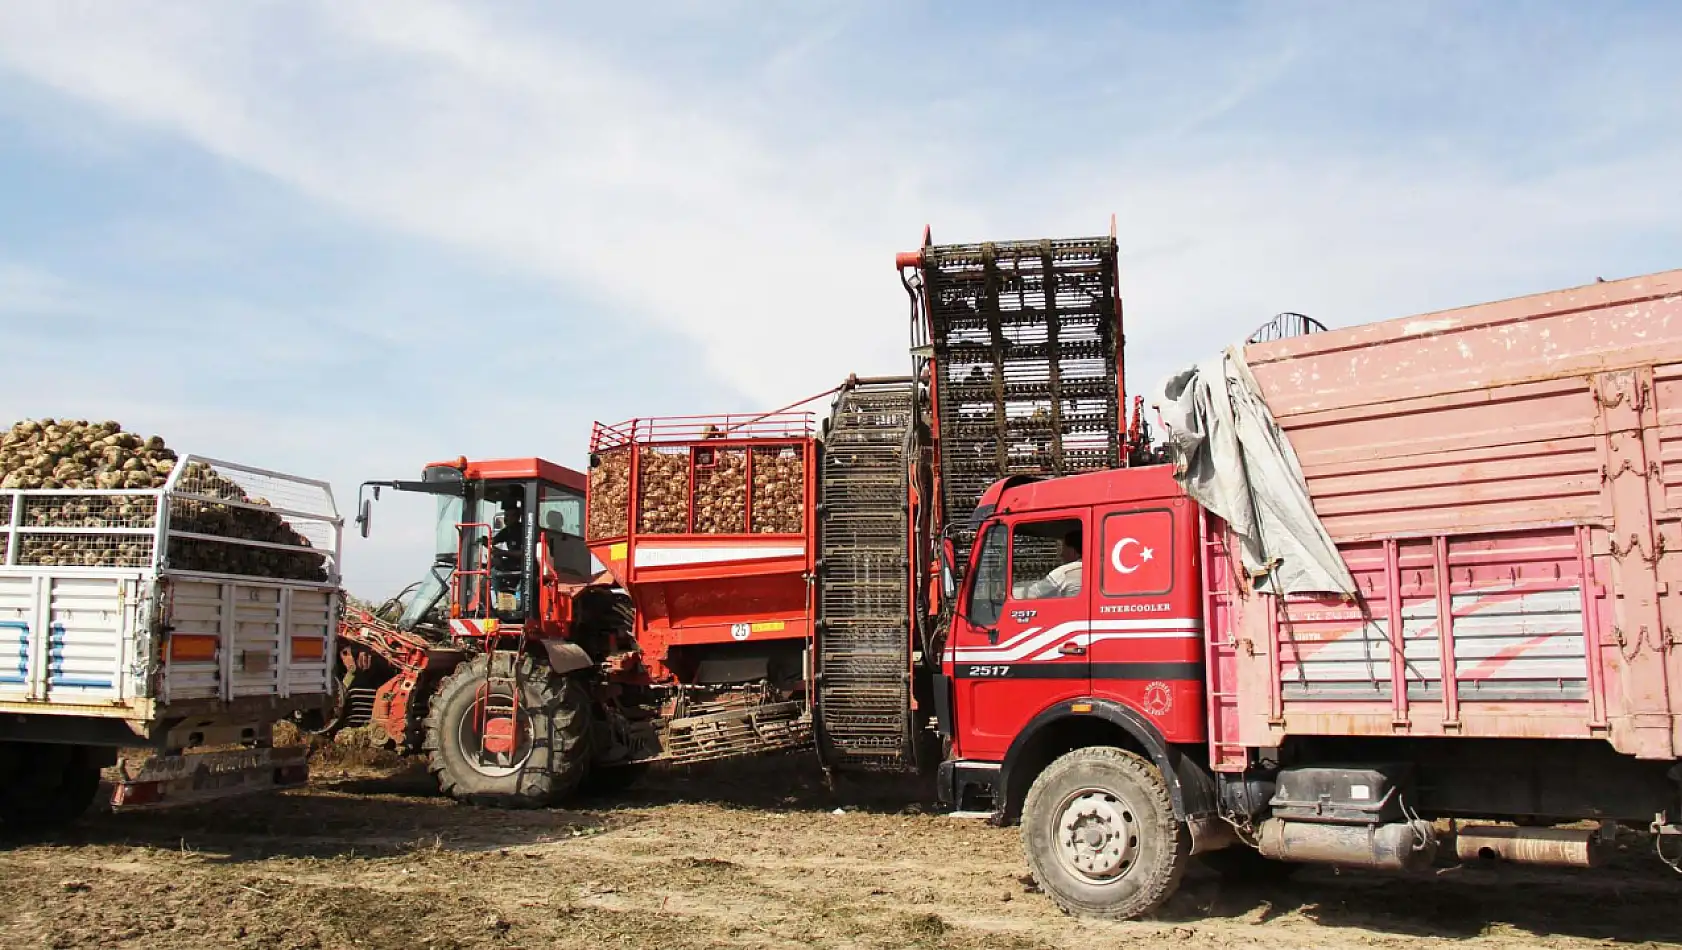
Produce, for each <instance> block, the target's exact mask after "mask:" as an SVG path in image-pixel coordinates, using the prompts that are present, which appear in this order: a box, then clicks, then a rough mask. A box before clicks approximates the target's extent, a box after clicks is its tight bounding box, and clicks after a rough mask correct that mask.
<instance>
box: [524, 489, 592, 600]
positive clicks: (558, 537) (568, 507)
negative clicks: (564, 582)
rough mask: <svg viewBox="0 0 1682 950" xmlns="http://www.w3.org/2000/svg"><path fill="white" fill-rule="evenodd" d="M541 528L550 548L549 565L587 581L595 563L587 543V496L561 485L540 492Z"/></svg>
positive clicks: (565, 575)
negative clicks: (585, 517) (585, 507)
mask: <svg viewBox="0 0 1682 950" xmlns="http://www.w3.org/2000/svg"><path fill="white" fill-rule="evenodd" d="M537 509H538V523H537V524H538V528H539V529H540V530H541V531H542V532H543V540H544V543H545V544H546V545H547V546H548V548H549V564H550V566H551V567H553V568H554V569H555V573H557V574H560V575H561V576H563V577H575V578H579V579H583V578H587V577H589V576H591V575H592V574H593V573H594V572H593V571H592V570H591V567H592V565H593V564H594V561H593V560H592V559H591V557H590V549H589V547H588V546H587V545H585V543H584V537H583V535H584V496H582V495H580V494H579V493H578V492H576V491H573V490H571V489H567V488H561V487H560V486H558V485H543V486H541V488H540V489H539V494H538V501H537Z"/></svg>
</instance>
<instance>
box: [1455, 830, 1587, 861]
mask: <svg viewBox="0 0 1682 950" xmlns="http://www.w3.org/2000/svg"><path fill="white" fill-rule="evenodd" d="M1454 849H1455V853H1456V854H1457V855H1458V856H1459V858H1460V860H1461V861H1463V862H1466V863H1471V862H1474V861H1506V862H1508V863H1510V864H1534V865H1542V866H1545V867H1556V868H1593V867H1599V866H1600V865H1601V863H1602V862H1603V861H1604V860H1605V858H1606V847H1605V845H1604V843H1603V841H1602V839H1601V837H1600V834H1599V832H1597V831H1596V830H1595V829H1593V828H1584V829H1577V828H1507V827H1501V826H1496V825H1467V826H1466V827H1464V828H1461V829H1460V830H1459V832H1458V833H1456V834H1455V837H1454Z"/></svg>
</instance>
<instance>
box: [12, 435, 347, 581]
mask: <svg viewBox="0 0 1682 950" xmlns="http://www.w3.org/2000/svg"><path fill="white" fill-rule="evenodd" d="M178 462H179V458H178V457H177V456H176V454H175V452H173V451H172V450H171V449H170V448H169V447H168V446H166V445H165V444H164V441H163V439H160V438H158V437H157V436H152V437H151V438H143V437H141V436H139V435H136V434H134V433H132V432H125V431H123V427H122V426H121V425H119V424H117V423H115V422H88V421H86V420H81V419H77V420H65V419H39V420H26V421H23V422H19V423H17V424H15V425H13V426H12V427H11V429H10V430H9V431H7V432H6V433H5V434H4V435H3V436H0V489H4V490H6V491H8V492H9V491H11V490H15V489H23V490H33V489H49V490H54V491H62V492H75V491H84V492H85V491H112V492H122V491H134V492H144V491H149V490H152V489H158V488H162V487H164V483H165V482H167V481H168V480H169V477H170V474H171V473H172V472H173V471H174V470H175V468H176V465H177V464H178ZM175 489H176V492H177V494H180V495H192V496H200V497H175V498H172V499H171V500H170V510H169V529H170V542H169V550H168V552H167V561H168V566H169V567H171V568H173V569H176V570H183V571H206V572H210V573H216V574H240V575H245V576H249V577H273V578H284V579H289V580H303V581H325V580H327V570H326V559H325V557H324V556H323V555H321V554H317V553H311V552H308V551H282V550H276V549H273V548H258V547H250V546H247V545H241V544H230V543H227V542H223V541H215V540H206V539H202V538H183V537H177V536H176V535H177V534H178V533H191V534H201V535H213V536H215V537H217V538H237V539H240V540H244V541H262V542H267V543H271V544H283V545H294V546H298V547H310V542H309V540H308V539H307V538H305V537H304V536H303V535H301V534H299V533H298V532H297V531H296V530H294V529H293V528H292V526H291V525H289V524H287V522H286V520H285V519H283V518H282V517H281V516H280V515H279V514H277V513H275V512H272V511H265V510H263V509H264V508H267V507H268V506H269V502H268V501H267V500H265V499H262V498H253V497H250V496H248V495H247V494H246V493H245V492H244V491H243V490H242V489H241V488H240V487H239V486H238V485H237V484H235V483H234V482H233V481H232V480H230V479H228V478H226V477H224V476H223V475H221V474H220V473H218V472H216V471H215V470H214V469H212V468H211V467H210V466H208V465H205V464H203V463H200V462H191V463H189V464H188V465H187V467H186V469H185V470H183V471H182V473H181V477H180V478H179V479H178V480H177V484H176V486H175ZM14 497H18V496H12V495H9V494H7V495H0V516H3V518H4V521H0V524H4V523H9V522H10V521H11V518H12V511H11V507H12V503H13V501H12V500H13V498H14ZM208 499H221V500H224V501H232V502H243V503H245V504H250V505H255V506H257V507H255V508H246V507H241V506H239V505H237V504H219V503H217V502H216V501H211V500H208ZM22 505H23V511H22V512H21V513H20V514H19V517H18V521H17V523H18V526H19V527H20V528H22V529H25V530H23V531H20V532H19V535H18V542H19V550H18V556H17V558H16V561H15V563H17V564H22V565H31V566H60V567H145V566H147V565H149V564H150V563H151V561H152V538H153V535H152V534H150V533H145V532H138V533H115V532H112V531H110V529H112V528H153V527H155V526H156V524H157V513H158V512H157V506H158V500H157V496H155V495H144V494H134V495H122V494H104V495H91V494H89V495H76V494H62V495H60V494H53V495H27V496H22ZM29 528H84V529H88V530H87V531H85V532H82V533H63V532H54V533H31V532H29V531H28V530H27V529H29ZM102 529H103V530H102ZM0 544H4V541H3V540H0Z"/></svg>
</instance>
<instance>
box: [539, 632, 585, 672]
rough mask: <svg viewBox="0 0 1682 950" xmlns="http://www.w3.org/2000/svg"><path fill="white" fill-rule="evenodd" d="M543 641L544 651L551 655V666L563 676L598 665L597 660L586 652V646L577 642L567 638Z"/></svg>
mask: <svg viewBox="0 0 1682 950" xmlns="http://www.w3.org/2000/svg"><path fill="white" fill-rule="evenodd" d="M542 643H543V652H544V653H546V654H548V657H549V668H550V669H552V670H554V671H555V672H556V673H557V674H559V675H561V676H565V675H567V674H568V673H576V672H578V671H579V670H587V669H589V668H590V667H592V666H595V665H596V661H595V660H592V659H590V654H588V653H586V652H584V648H583V647H581V646H579V645H578V644H576V643H569V642H568V641H566V640H544V641H542Z"/></svg>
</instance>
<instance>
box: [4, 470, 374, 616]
mask: <svg viewBox="0 0 1682 950" xmlns="http://www.w3.org/2000/svg"><path fill="white" fill-rule="evenodd" d="M341 528H342V522H341V521H340V519H339V514H338V509H337V508H336V507H335V505H334V502H333V494H332V489H331V487H330V486H329V485H328V484H327V483H326V482H320V481H314V480H310V479H302V478H296V477H294V476H290V475H284V474H281V473H278V472H271V471H267V470H265V469H259V468H252V467H250V466H246V465H240V464H238V463H235V462H226V461H220V460H216V459H207V458H201V457H198V456H191V455H189V456H184V457H182V458H181V459H180V460H179V461H178V462H177V463H176V465H175V468H174V470H173V471H172V472H171V473H170V476H169V479H168V480H167V481H166V482H165V484H164V487H163V488H161V489H149V490H133V489H101V490H92V489H26V490H16V491H9V492H5V493H3V494H0V532H3V534H0V564H4V565H6V566H10V567H40V568H55V569H62V568H113V567H119V568H168V569H171V570H178V571H194V572H201V573H208V574H226V575H233V576H242V577H268V578H276V579H285V580H294V581H307V582H314V583H323V584H326V583H337V582H338V578H339V564H338V557H339V542H340V531H341Z"/></svg>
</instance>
